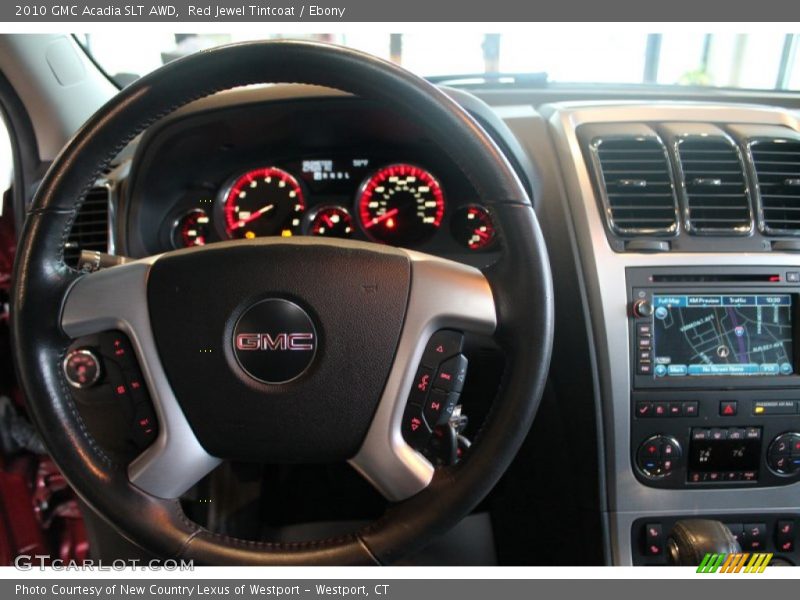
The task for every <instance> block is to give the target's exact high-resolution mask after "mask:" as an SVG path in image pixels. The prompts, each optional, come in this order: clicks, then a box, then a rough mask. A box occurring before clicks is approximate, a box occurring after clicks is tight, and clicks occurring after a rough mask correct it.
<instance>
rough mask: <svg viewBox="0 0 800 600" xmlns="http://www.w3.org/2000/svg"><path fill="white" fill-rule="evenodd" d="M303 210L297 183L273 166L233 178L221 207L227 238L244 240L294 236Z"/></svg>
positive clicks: (298, 229) (302, 201) (298, 227)
mask: <svg viewBox="0 0 800 600" xmlns="http://www.w3.org/2000/svg"><path fill="white" fill-rule="evenodd" d="M305 210H306V203H305V199H304V198H303V190H302V188H301V187H300V184H299V183H298V182H297V180H296V179H295V178H294V177H292V175H290V174H289V173H287V172H286V171H284V170H282V169H279V168H277V167H264V168H261V169H254V170H252V171H248V172H247V173H244V174H243V175H241V176H239V177H237V178H236V179H235V180H234V181H233V183H231V184H230V186H229V187H228V188H227V191H226V192H225V196H224V200H223V207H222V212H223V216H224V221H225V232H226V233H227V234H228V237H232V238H247V239H251V238H254V237H260V236H266V235H282V236H284V237H288V236H292V235H296V234H298V233H300V222H301V221H302V219H303V213H304V212H305Z"/></svg>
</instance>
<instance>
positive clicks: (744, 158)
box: [541, 103, 800, 565]
mask: <svg viewBox="0 0 800 600" xmlns="http://www.w3.org/2000/svg"><path fill="white" fill-rule="evenodd" d="M541 110H542V112H543V113H544V114H545V115H546V117H547V119H548V123H549V127H550V131H551V134H552V139H553V141H554V144H555V147H556V151H557V154H558V158H559V161H560V162H561V164H562V165H563V170H562V171H563V175H564V185H565V194H566V198H567V203H566V211H565V215H564V218H565V219H566V220H567V222H568V227H569V228H570V232H569V234H570V237H571V240H570V244H571V246H572V248H573V251H574V254H575V256H576V265H577V269H578V271H579V278H580V283H579V285H580V293H581V294H582V295H583V305H584V307H585V311H586V312H585V318H586V321H587V323H588V328H589V331H588V332H587V333H588V339H589V340H590V344H591V346H592V348H593V351H592V357H593V364H592V369H593V375H594V377H595V382H596V386H595V387H596V392H595V393H596V396H595V400H596V405H597V430H598V431H599V433H600V438H601V439H600V441H599V446H598V454H599V456H600V463H601V478H602V483H601V487H602V489H601V494H602V498H603V501H604V503H605V504H604V506H603V510H604V515H605V518H606V525H607V530H608V542H609V544H608V548H607V551H608V562H609V563H611V564H615V565H632V564H633V565H636V564H666V559H665V558H664V554H663V550H664V546H663V542H664V540H665V538H666V536H667V535H668V534H669V532H670V530H671V528H672V526H673V525H674V523H676V522H677V521H680V520H685V519H692V518H705V519H713V520H717V521H721V522H722V523H724V524H726V525H728V526H729V528H730V529H731V531H732V532H734V534H735V535H736V536H737V537H739V538H740V542H743V543H744V546H745V551H759V552H762V551H766V552H773V553H775V558H776V559H779V560H781V561H784V562H785V563H788V564H800V556H798V555H797V552H796V543H797V535H796V527H797V526H798V524H799V523H800V254H798V252H800V216H798V215H800V212H796V211H800V191H797V189H800V121H798V119H797V117H796V116H795V115H794V114H793V113H790V112H788V111H779V110H775V109H773V108H759V107H754V106H736V105H710V104H691V103H649V104H636V103H629V104H622V103H618V104H614V103H593V104H592V103H572V104H570V103H563V104H557V105H553V106H550V107H543V108H542V109H541Z"/></svg>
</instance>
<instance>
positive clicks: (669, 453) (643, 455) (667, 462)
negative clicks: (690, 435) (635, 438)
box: [636, 435, 683, 479]
mask: <svg viewBox="0 0 800 600" xmlns="http://www.w3.org/2000/svg"><path fill="white" fill-rule="evenodd" d="M682 455H683V451H682V449H681V445H680V444H679V443H678V440H676V439H675V438H674V437H670V436H668V435H654V436H652V437H650V438H647V439H646V440H645V441H644V442H642V445H641V446H639V449H638V450H637V451H636V466H637V467H638V468H639V471H640V472H641V473H642V474H643V475H644V476H645V477H647V478H649V479H661V478H662V477H667V476H668V475H670V474H671V473H672V472H673V471H674V470H675V469H676V468H677V467H678V465H679V464H680V461H681V457H682Z"/></svg>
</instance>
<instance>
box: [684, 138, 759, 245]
mask: <svg viewBox="0 0 800 600" xmlns="http://www.w3.org/2000/svg"><path fill="white" fill-rule="evenodd" d="M677 148H678V159H679V160H680V166H681V169H680V172H681V176H682V178H683V180H682V184H683V192H684V198H685V202H686V226H687V230H688V231H690V232H691V233H695V234H714V233H716V234H727V235H730V234H742V235H745V234H747V233H749V232H750V231H751V230H752V226H753V213H752V210H751V208H750V196H749V192H748V188H747V181H746V179H745V175H744V164H743V162H742V157H741V155H740V153H739V150H738V149H737V148H736V146H734V144H733V142H731V141H730V140H728V139H727V138H721V137H720V138H709V137H687V138H683V139H681V140H680V141H679V142H678V146H677Z"/></svg>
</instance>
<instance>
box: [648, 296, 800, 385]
mask: <svg viewBox="0 0 800 600" xmlns="http://www.w3.org/2000/svg"><path fill="white" fill-rule="evenodd" d="M653 310H654V312H653V317H654V318H653V355H654V359H653V363H654V369H653V373H654V376H655V377H683V376H706V375H712V376H713V375H791V374H792V372H793V370H794V367H793V365H794V361H793V354H792V296H791V295H790V294H772V295H767V294H763V295H762V294H757V295H680V294H679V295H654V296H653Z"/></svg>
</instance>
